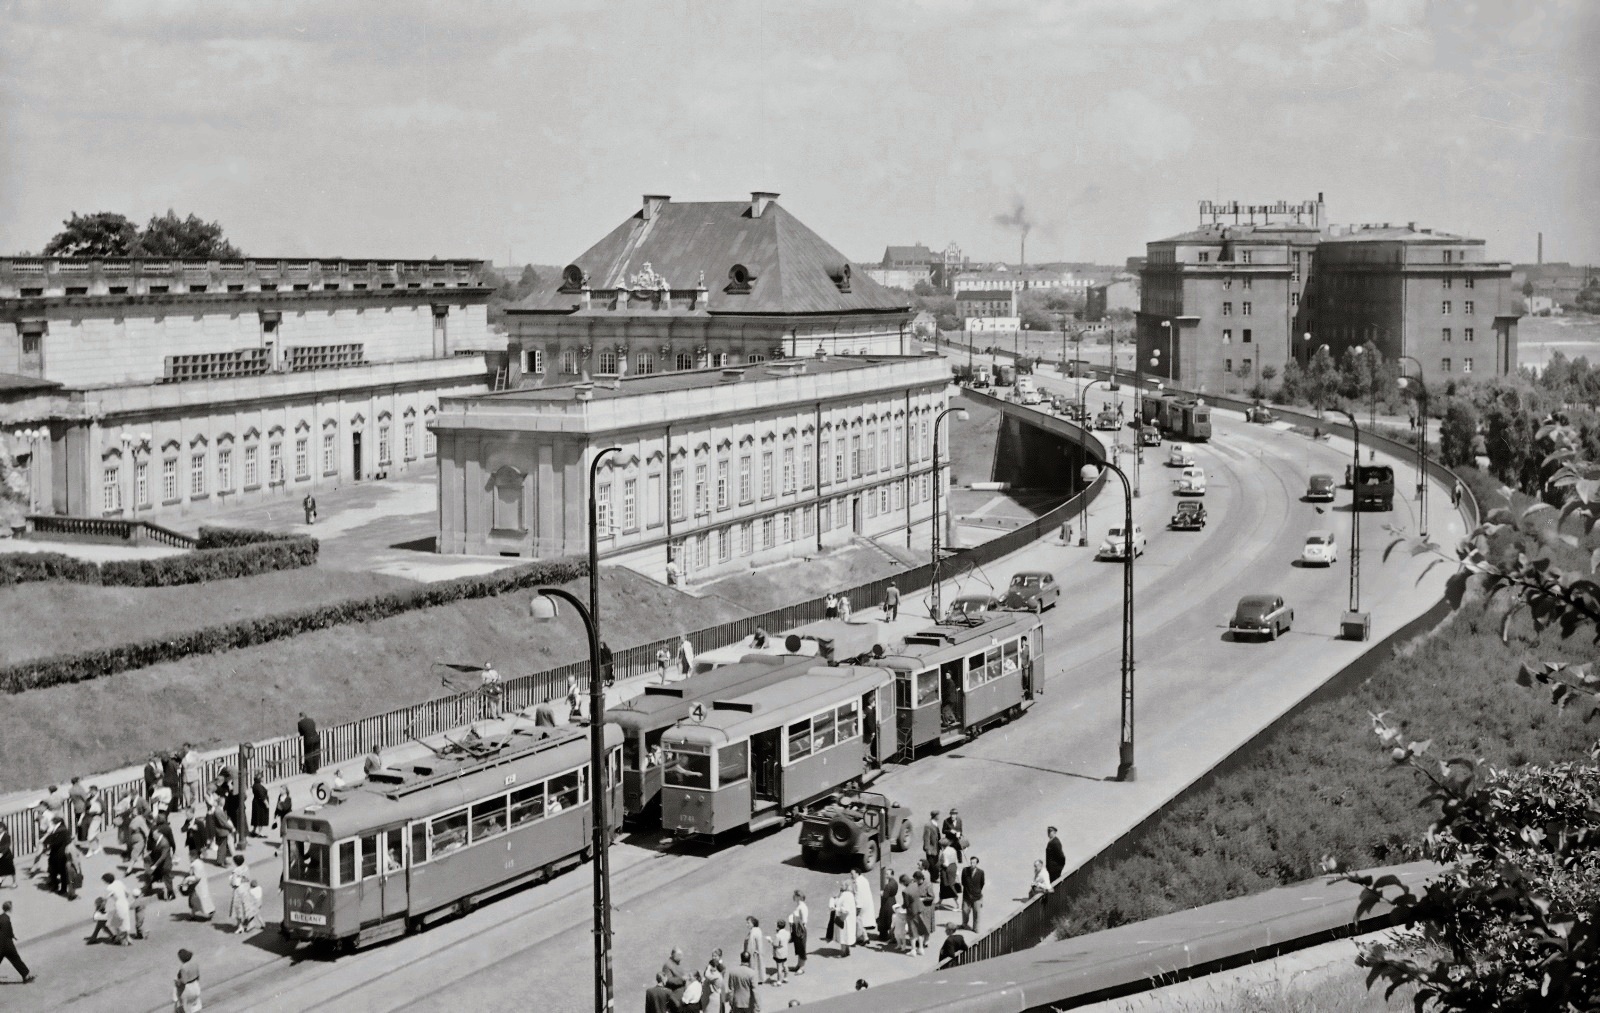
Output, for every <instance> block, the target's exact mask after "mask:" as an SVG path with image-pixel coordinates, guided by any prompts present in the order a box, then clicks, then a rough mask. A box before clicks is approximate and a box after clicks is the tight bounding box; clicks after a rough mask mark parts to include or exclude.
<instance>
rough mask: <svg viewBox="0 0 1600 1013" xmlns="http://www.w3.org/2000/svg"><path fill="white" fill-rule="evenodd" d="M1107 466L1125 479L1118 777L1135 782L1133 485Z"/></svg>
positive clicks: (1089, 474)
mask: <svg viewBox="0 0 1600 1013" xmlns="http://www.w3.org/2000/svg"><path fill="white" fill-rule="evenodd" d="M1105 467H1106V468H1107V469H1109V470H1110V471H1112V472H1114V473H1115V474H1116V476H1117V477H1118V478H1120V479H1122V502H1123V506H1124V516H1123V521H1122V728H1121V732H1120V733H1119V738H1118V742H1117V780H1118V781H1132V780H1133V779H1134V769H1133V488H1132V486H1130V485H1129V484H1128V476H1127V474H1125V473H1124V472H1123V470H1122V469H1121V468H1119V467H1117V466H1116V465H1115V464H1112V463H1111V462H1109V461H1107V462H1106V464H1105ZM1079 475H1080V476H1081V477H1082V478H1083V480H1084V481H1085V482H1091V483H1092V482H1093V481H1094V480H1095V479H1097V478H1099V477H1100V470H1099V469H1098V468H1096V467H1095V466H1094V465H1092V464H1086V465H1084V466H1083V470H1082V471H1081V472H1079Z"/></svg>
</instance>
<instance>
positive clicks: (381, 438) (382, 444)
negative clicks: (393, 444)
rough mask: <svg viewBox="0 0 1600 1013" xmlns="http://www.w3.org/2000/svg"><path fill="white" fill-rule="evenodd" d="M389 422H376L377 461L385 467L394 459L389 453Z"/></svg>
mask: <svg viewBox="0 0 1600 1013" xmlns="http://www.w3.org/2000/svg"><path fill="white" fill-rule="evenodd" d="M389 451H390V445H389V423H387V422H380V423H378V463H379V464H381V465H384V466H385V467H387V466H388V465H389V464H390V463H392V462H393V461H394V458H393V457H392V456H391V455H390V453H389Z"/></svg>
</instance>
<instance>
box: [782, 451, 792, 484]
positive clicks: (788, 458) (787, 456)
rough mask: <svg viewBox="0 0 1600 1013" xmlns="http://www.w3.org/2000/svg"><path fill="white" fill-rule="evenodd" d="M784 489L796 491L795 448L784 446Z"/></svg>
mask: <svg viewBox="0 0 1600 1013" xmlns="http://www.w3.org/2000/svg"><path fill="white" fill-rule="evenodd" d="M782 488H783V491H784V493H785V494H787V493H791V492H794V448H793V447H784V448H783V486H782Z"/></svg>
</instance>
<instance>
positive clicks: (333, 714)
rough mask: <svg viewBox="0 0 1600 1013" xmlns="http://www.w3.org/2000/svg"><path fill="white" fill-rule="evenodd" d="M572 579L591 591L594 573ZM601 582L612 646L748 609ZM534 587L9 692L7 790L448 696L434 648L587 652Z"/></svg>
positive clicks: (521, 657)
mask: <svg viewBox="0 0 1600 1013" xmlns="http://www.w3.org/2000/svg"><path fill="white" fill-rule="evenodd" d="M571 590H572V591H573V592H574V593H576V594H578V595H580V596H581V597H587V593H588V588H587V584H586V583H583V582H579V583H577V584H574V585H572V587H571ZM601 592H602V593H601V604H600V607H601V616H602V623H603V630H604V635H605V638H606V639H607V640H608V641H609V642H610V643H611V645H612V646H613V647H623V646H628V645H631V644H635V643H639V642H642V641H645V640H649V639H653V638H656V637H661V636H668V635H671V634H673V633H676V632H678V631H679V630H680V629H696V628H700V627H704V626H710V625H714V624H716V623H718V622H722V621H725V620H727V619H731V618H735V617H736V616H738V615H742V614H746V613H744V612H742V611H740V610H739V609H738V608H737V607H736V606H734V605H732V604H731V603H729V602H726V601H722V600H719V599H706V600H701V599H697V598H693V597H691V596H689V595H684V594H681V593H679V592H677V591H671V590H668V589H667V588H665V587H663V586H662V585H660V584H656V583H654V582H652V581H650V580H647V579H646V578H644V577H641V576H639V575H638V574H636V573H633V572H632V571H630V570H625V569H621V568H617V569H608V570H606V571H605V572H604V577H603V578H602V580H601ZM528 598H529V595H528V594H526V593H524V594H517V595H509V596H505V597H501V598H488V599H481V600H478V601H469V602H461V603H458V604H455V605H448V606H441V607H439V608H435V609H428V610H424V611H420V612H412V613H408V614H406V615H402V616H396V617H394V618H392V619H385V620H381V621H378V622H371V623H361V624H357V625H353V626H343V627H339V628H336V629H330V630H322V631H319V632H316V633H311V634H307V635H305V636H300V637H295V638H293V639H291V640H286V641H279V642H276V643H272V644H265V645H262V646H260V647H254V648H248V649H245V650H241V651H227V652H223V653H220V654H211V655H205V656H198V657H192V658H187V659H185V660H184V661H181V662H176V663H172V664H166V665H157V666H154V667H152V668H147V669H141V670H139V671H136V672H127V673H124V674H121V675H115V676H111V677H109V678H105V679H97V680H95V681H93V682H87V683H81V684H78V685H73V686H60V687H55V688H52V689H45V690H36V691H32V692H28V693H23V694H19V695H16V696H7V697H3V698H0V700H3V706H0V778H3V780H0V793H3V792H6V791H13V790H16V789H19V788H28V787H37V786H39V785H43V784H47V783H50V782H51V781H52V780H56V779H61V778H64V777H67V776H69V775H71V774H82V773H88V772H93V771H103V770H111V769H113V768H116V767H118V766H121V765H123V764H126V763H130V762H134V761H137V760H139V759H141V758H142V757H143V756H144V755H145V754H146V753H148V751H149V750H150V749H151V748H154V747H157V746H171V745H176V744H178V743H181V742H184V741H194V742H198V743H202V744H205V745H217V744H222V743H236V742H241V741H244V740H248V739H256V738H262V737H265V736H268V735H275V734H283V733H286V732H290V731H292V730H293V726H294V721H295V717H296V714H297V712H298V711H299V710H302V709H303V710H305V711H307V712H308V713H310V714H313V715H314V716H315V717H316V718H317V720H318V721H319V722H320V723H321V724H323V725H331V724H335V723H337V722H340V721H346V720H350V719H352V718H357V717H362V716H365V715H369V714H376V713H379V712H382V711H386V710H390V709H392V708H395V707H400V706H404V705H405V704H409V703H416V702H418V701H422V700H427V699H429V698H431V697H435V696H440V695H443V691H442V690H441V688H440V685H439V678H438V675H437V673H436V672H435V671H434V669H433V664H432V663H433V662H434V661H452V662H460V663H479V664H481V663H483V662H485V661H493V662H494V664H495V667H496V668H497V669H498V670H499V671H500V673H501V674H502V675H504V676H506V677H507V678H509V677H512V676H516V675H524V674H527V673H529V672H535V671H539V670H542V669H546V668H550V667H552V666H553V665H557V664H561V663H564V662H567V661H571V660H574V659H576V658H578V657H580V656H581V654H582V652H583V651H585V650H587V648H586V646H585V645H584V642H583V640H582V636H583V634H582V627H581V624H580V623H579V621H578V619H577V617H576V616H574V615H566V614H564V619H563V621H562V622H560V623H556V624H548V625H540V626H535V625H533V624H532V623H531V622H530V620H529V619H528Z"/></svg>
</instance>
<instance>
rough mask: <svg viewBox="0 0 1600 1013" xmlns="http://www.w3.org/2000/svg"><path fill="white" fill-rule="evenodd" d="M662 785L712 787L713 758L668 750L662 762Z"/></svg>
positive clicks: (708, 755)
mask: <svg viewBox="0 0 1600 1013" xmlns="http://www.w3.org/2000/svg"><path fill="white" fill-rule="evenodd" d="M661 783H662V784H668V785H672V786H673V787H675V788H709V787H711V756H710V754H708V753H691V752H688V751H686V750H682V749H672V748H670V747H669V748H668V749H667V750H666V754H665V758H664V759H663V760H662V762H661Z"/></svg>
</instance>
